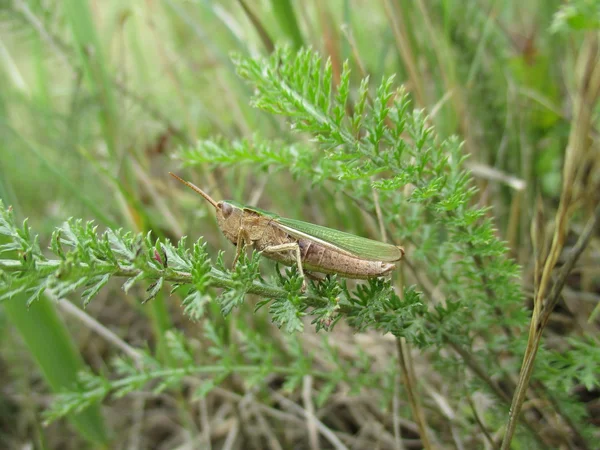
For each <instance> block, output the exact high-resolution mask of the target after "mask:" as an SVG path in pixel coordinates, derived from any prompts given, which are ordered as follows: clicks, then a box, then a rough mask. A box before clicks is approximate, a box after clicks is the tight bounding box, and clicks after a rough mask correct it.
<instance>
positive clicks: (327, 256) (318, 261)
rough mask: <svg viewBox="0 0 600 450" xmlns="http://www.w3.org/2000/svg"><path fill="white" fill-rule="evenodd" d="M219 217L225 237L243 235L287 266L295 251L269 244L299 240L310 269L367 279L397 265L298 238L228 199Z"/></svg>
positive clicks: (246, 240)
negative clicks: (356, 255)
mask: <svg viewBox="0 0 600 450" xmlns="http://www.w3.org/2000/svg"><path fill="white" fill-rule="evenodd" d="M219 203H221V202H219ZM226 205H227V206H226ZM217 221H218V223H219V228H221V230H222V231H223V234H224V235H225V237H227V239H229V240H230V241H231V242H233V244H234V245H239V244H241V243H242V242H239V241H238V239H240V240H241V239H243V240H244V241H243V242H244V243H245V244H246V245H251V246H253V247H254V248H256V249H257V250H259V251H264V252H265V253H264V255H265V256H266V257H267V258H269V259H273V260H275V261H278V262H280V263H282V264H285V265H288V266H289V265H292V264H294V263H296V262H297V261H296V255H295V254H294V251H293V250H287V251H281V252H280V251H278V252H269V247H274V246H275V247H276V246H281V245H283V244H294V243H295V244H297V245H298V247H299V248H300V260H301V262H302V265H303V266H304V269H305V270H307V271H309V272H319V273H325V274H339V275H340V276H342V277H345V278H356V279H367V278H376V277H381V276H383V275H386V274H388V273H389V272H390V271H392V270H393V269H394V268H395V267H396V266H395V265H394V264H391V263H387V262H382V261H369V260H364V259H360V258H356V257H353V256H350V255H347V254H346V253H344V252H342V251H338V250H335V249H332V248H329V247H325V246H324V245H321V244H319V243H317V242H314V241H311V240H309V239H303V238H296V237H295V236H291V235H290V234H288V232H287V231H286V230H285V229H283V228H281V227H280V226H279V225H278V223H277V222H276V221H274V220H273V219H271V218H270V217H265V216H263V215H261V214H259V213H256V212H254V211H252V210H249V209H240V208H237V207H235V206H233V207H231V206H230V205H229V204H226V203H224V204H223V206H222V207H221V208H217Z"/></svg>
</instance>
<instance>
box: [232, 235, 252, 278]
mask: <svg viewBox="0 0 600 450" xmlns="http://www.w3.org/2000/svg"><path fill="white" fill-rule="evenodd" d="M247 245H248V246H251V245H252V241H251V240H250V239H248V236H247V234H246V230H244V229H243V228H242V227H240V231H239V233H238V237H237V244H236V249H235V258H233V265H232V269H235V265H236V264H237V262H238V259H240V256H241V254H242V252H243V251H244V250H245V249H246V246H247Z"/></svg>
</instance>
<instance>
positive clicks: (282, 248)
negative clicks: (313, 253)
mask: <svg viewBox="0 0 600 450" xmlns="http://www.w3.org/2000/svg"><path fill="white" fill-rule="evenodd" d="M289 251H293V252H294V254H295V255H296V264H297V265H298V272H300V276H301V277H302V291H303V292H304V291H305V290H306V277H305V276H304V269H303V268H302V255H301V254H300V246H299V245H298V243H297V242H290V243H288V244H281V245H271V246H269V247H266V248H265V249H264V250H263V252H265V253H281V252H289Z"/></svg>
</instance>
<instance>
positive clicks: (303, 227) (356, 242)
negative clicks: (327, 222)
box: [276, 217, 404, 262]
mask: <svg viewBox="0 0 600 450" xmlns="http://www.w3.org/2000/svg"><path fill="white" fill-rule="evenodd" d="M276 222H277V223H279V224H280V225H281V226H282V228H284V229H285V230H286V231H287V232H288V233H289V234H291V235H292V236H294V237H297V238H301V237H303V238H309V239H313V240H317V241H320V242H321V243H323V244H325V245H326V246H327V247H330V248H336V249H341V250H344V251H345V252H347V253H349V254H351V255H352V256H356V257H360V258H364V259H369V260H373V261H384V262H393V261H398V260H399V259H400V258H402V255H403V254H404V252H403V251H402V250H401V249H400V248H398V247H396V246H394V245H391V244H385V243H383V242H379V241H374V240H372V239H367V238H363V237H359V236H355V235H354V234H350V233H344V232H343V231H338V230H334V229H331V228H327V227H322V226H320V225H315V224H312V223H308V222H302V221H300V220H294V219H286V218H285V217H278V218H277V219H276Z"/></svg>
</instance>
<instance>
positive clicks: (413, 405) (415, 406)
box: [396, 337, 433, 450]
mask: <svg viewBox="0 0 600 450" xmlns="http://www.w3.org/2000/svg"><path fill="white" fill-rule="evenodd" d="M403 340H404V338H401V337H396V349H397V350H398V363H399V364H400V369H401V370H402V378H403V380H404V384H405V385H406V393H407V395H408V401H409V404H410V409H411V410H412V414H413V417H414V418H415V421H416V422H417V425H418V427H419V435H420V437H421V443H422V444H423V448H424V449H425V450H430V449H432V448H433V447H432V446H431V442H430V441H429V436H428V435H427V424H426V422H425V415H424V414H423V408H422V407H421V403H420V402H419V396H418V392H417V383H416V380H415V376H414V372H413V369H412V367H413V365H412V364H411V362H412V361H411V359H410V355H408V352H409V351H410V350H408V351H407V349H406V348H405V345H404V342H403Z"/></svg>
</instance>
